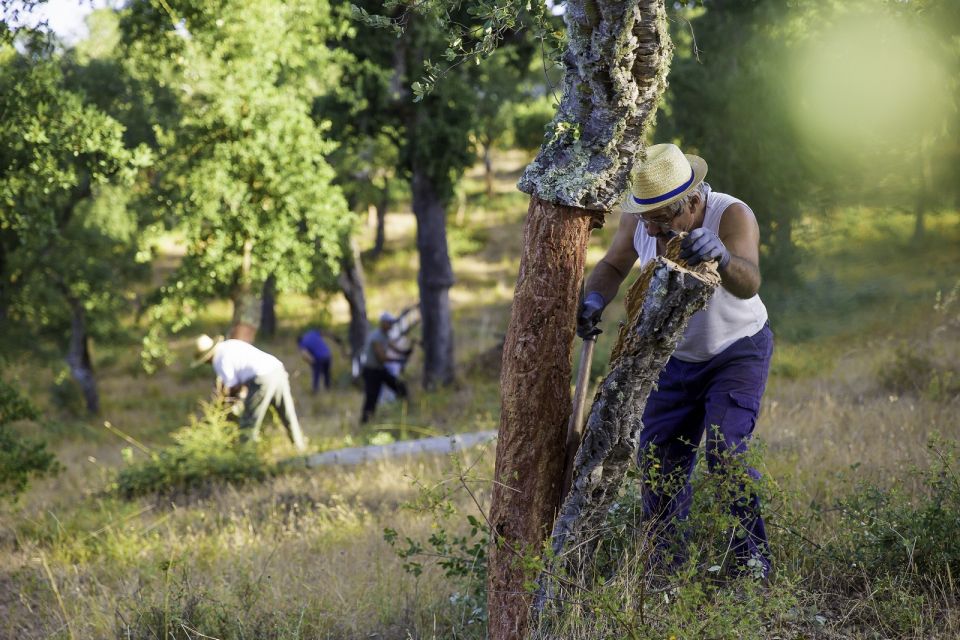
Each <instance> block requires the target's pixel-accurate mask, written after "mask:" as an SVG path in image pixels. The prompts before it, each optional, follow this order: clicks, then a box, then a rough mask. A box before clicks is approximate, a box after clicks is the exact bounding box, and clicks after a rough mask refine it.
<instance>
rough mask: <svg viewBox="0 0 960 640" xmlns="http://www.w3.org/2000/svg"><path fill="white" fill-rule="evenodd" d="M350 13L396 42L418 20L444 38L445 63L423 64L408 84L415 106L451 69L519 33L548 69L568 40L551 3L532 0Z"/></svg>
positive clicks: (391, 1) (428, 3) (398, 5)
mask: <svg viewBox="0 0 960 640" xmlns="http://www.w3.org/2000/svg"><path fill="white" fill-rule="evenodd" d="M350 9H351V15H352V17H353V18H354V19H355V20H358V21H360V22H362V23H363V24H365V25H367V26H368V27H372V28H375V29H384V30H387V31H390V32H392V33H393V34H394V35H395V36H396V37H397V38H400V37H402V36H403V34H404V33H405V32H406V31H407V29H408V27H409V26H410V24H411V23H412V22H413V21H415V20H422V21H427V22H431V23H432V26H433V27H435V28H436V30H437V31H438V32H440V33H441V34H442V37H443V38H444V40H445V42H446V46H445V49H444V51H443V52H442V54H441V60H440V61H434V60H431V59H426V60H424V62H423V67H424V69H423V74H422V75H421V77H420V79H419V80H416V81H414V82H413V83H411V85H410V89H411V91H412V92H413V96H414V98H413V99H414V101H415V102H420V101H421V100H423V98H424V97H425V96H427V95H428V94H430V93H432V92H433V90H434V88H435V87H436V84H437V82H438V81H440V80H441V79H442V78H443V77H444V76H445V75H446V74H447V73H448V72H449V71H451V70H452V69H453V68H455V67H457V66H459V65H462V64H464V63H473V64H480V63H481V62H482V61H483V60H485V59H487V58H489V57H490V56H491V55H493V54H494V53H495V52H496V51H497V50H498V49H499V48H500V46H501V45H502V44H503V43H504V42H505V41H507V40H509V39H510V38H511V37H512V36H514V35H515V34H517V33H519V32H521V31H527V32H530V33H531V34H532V35H533V36H534V38H536V39H537V40H538V41H539V43H540V49H541V55H542V58H543V64H544V66H545V67H547V66H554V65H557V64H559V57H560V52H561V51H562V49H563V44H564V38H565V34H564V32H563V30H562V29H560V28H559V26H558V24H557V22H558V21H557V20H556V18H555V17H554V16H553V15H552V14H551V13H550V6H548V3H544V2H532V1H531V0H505V1H500V2H498V1H493V2H490V1H487V0H479V1H477V2H470V3H461V2H445V1H444V0H414V1H413V2H402V1H401V0H387V2H384V3H383V11H384V14H379V13H370V12H369V11H367V10H366V9H364V8H363V7H360V6H358V5H355V4H352V5H350Z"/></svg>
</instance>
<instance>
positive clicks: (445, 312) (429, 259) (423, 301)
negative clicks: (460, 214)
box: [410, 169, 454, 389]
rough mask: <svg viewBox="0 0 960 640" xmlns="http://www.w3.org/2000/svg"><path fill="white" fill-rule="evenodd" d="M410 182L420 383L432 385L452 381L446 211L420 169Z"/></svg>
mask: <svg viewBox="0 0 960 640" xmlns="http://www.w3.org/2000/svg"><path fill="white" fill-rule="evenodd" d="M410 186H411V192H412V194H413V213H414V215H416V217H417V251H418V253H419V254H420V271H419V274H418V276H417V283H418V284H419V286H420V317H421V318H422V320H423V359H424V362H423V386H424V388H425V389H434V388H436V387H438V386H441V385H447V384H450V383H452V382H453V378H454V368H453V323H452V322H451V320H450V287H452V286H453V267H452V266H451V265H450V254H449V252H448V251H447V212H446V209H445V207H444V204H443V202H442V201H441V200H440V198H439V197H438V196H437V194H436V191H435V189H434V186H433V184H432V183H431V181H430V179H429V178H428V177H427V176H426V174H425V173H424V172H422V171H420V170H418V169H414V171H413V177H412V179H411V185H410Z"/></svg>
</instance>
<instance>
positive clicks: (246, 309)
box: [230, 240, 261, 344]
mask: <svg viewBox="0 0 960 640" xmlns="http://www.w3.org/2000/svg"><path fill="white" fill-rule="evenodd" d="M252 260H253V241H252V240H247V241H246V242H244V243H243V261H242V262H241V266H240V277H239V280H238V283H237V286H236V287H235V288H234V291H233V295H232V296H231V297H230V299H231V301H232V302H233V319H232V321H231V326H230V337H231V338H234V339H236V340H243V341H244V342H249V343H251V344H253V341H254V339H255V338H256V337H257V329H258V328H259V327H260V310H261V306H260V301H259V300H257V297H256V296H255V295H254V294H253V289H252V286H251V282H250V266H251V261H252Z"/></svg>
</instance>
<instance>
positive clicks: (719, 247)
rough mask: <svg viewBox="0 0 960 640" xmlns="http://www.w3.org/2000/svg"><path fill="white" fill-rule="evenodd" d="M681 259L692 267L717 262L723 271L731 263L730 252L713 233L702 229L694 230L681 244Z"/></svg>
mask: <svg viewBox="0 0 960 640" xmlns="http://www.w3.org/2000/svg"><path fill="white" fill-rule="evenodd" d="M680 248H681V251H680V257H681V258H682V259H684V260H686V261H687V264H688V265H690V266H691V267H692V266H693V265H696V264H700V263H701V262H707V261H708V260H716V261H717V265H718V267H719V268H721V269H723V268H724V267H725V266H727V264H729V263H730V252H729V251H727V248H726V247H725V246H723V242H721V241H720V238H718V237H717V234H715V233H714V232H713V231H710V230H709V229H704V228H703V227H700V228H699V229H694V230H693V231H691V232H690V233H689V235H687V237H685V238H684V239H683V240H682V241H681V243H680Z"/></svg>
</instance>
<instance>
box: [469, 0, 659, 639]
mask: <svg viewBox="0 0 960 640" xmlns="http://www.w3.org/2000/svg"><path fill="white" fill-rule="evenodd" d="M564 20H565V22H566V24H567V32H568V35H569V38H568V48H567V51H566V53H565V55H564V67H565V76H564V81H563V97H562V99H561V102H560V106H559V108H558V110H557V114H556V116H555V117H554V120H553V123H552V131H551V132H549V133H548V135H547V141H546V142H545V144H544V146H543V147H541V149H540V153H539V154H538V156H537V158H536V159H535V160H534V161H533V163H532V164H531V165H530V166H529V167H527V170H526V172H525V173H524V175H523V177H522V178H521V180H520V185H519V186H520V189H521V190H523V191H525V192H527V193H529V194H531V196H532V197H531V203H530V208H529V213H528V214H527V221H526V226H525V229H524V249H523V253H522V255H521V259H520V274H519V276H518V279H517V289H516V294H515V296H514V300H513V311H512V314H511V318H510V324H509V327H508V329H507V337H506V342H505V345H504V356H503V369H502V372H501V377H500V384H501V392H500V393H501V396H500V398H501V414H500V431H499V437H498V443H497V461H496V470H495V474H494V479H495V482H494V485H493V502H492V505H491V513H490V520H491V524H492V528H493V532H494V536H493V542H494V543H493V544H492V545H491V549H490V566H489V572H488V589H487V602H488V610H489V626H488V633H489V637H490V639H491V640H506V639H514V638H521V637H524V635H525V634H526V630H527V627H528V624H529V604H530V600H531V594H527V593H525V591H524V584H525V582H526V581H527V580H528V579H531V578H535V577H536V576H530V575H526V574H525V572H524V571H523V569H522V568H521V567H520V565H519V563H518V562H517V560H518V558H517V554H518V553H525V552H530V551H533V552H534V553H536V552H539V550H540V548H541V545H542V543H543V541H544V539H545V538H546V535H547V533H548V531H549V527H550V525H551V521H552V519H553V514H554V510H555V509H556V504H557V500H558V497H559V492H560V484H561V482H562V475H563V461H564V455H563V451H562V447H563V445H564V442H565V439H566V425H567V419H568V417H569V414H570V410H571V406H570V404H571V403H570V391H569V389H570V375H571V370H572V363H571V347H572V342H573V337H574V326H575V316H576V306H577V300H578V296H579V290H580V283H581V281H582V278H583V265H584V259H585V255H586V246H587V241H588V239H589V229H590V226H591V225H590V221H591V217H590V215H589V214H590V212H605V211H609V210H610V209H611V208H613V206H614V205H615V204H616V202H617V201H618V199H619V197H620V195H621V194H622V192H623V190H624V188H625V186H626V183H627V176H628V175H629V172H630V169H631V167H632V165H633V161H634V158H635V157H636V156H638V155H640V154H642V152H643V137H644V133H645V132H646V129H647V127H648V126H649V125H650V123H651V122H652V120H653V114H654V112H655V111H656V107H657V103H658V101H659V99H660V97H661V95H662V94H663V91H664V90H665V88H666V75H667V69H668V66H669V62H670V55H671V52H672V46H671V44H670V38H669V35H668V31H667V24H666V11H665V8H664V0H633V1H632V2H615V1H613V0H599V1H597V0H591V1H590V2H585V0H570V1H569V2H567V4H566V12H565V14H564ZM585 210H589V211H585ZM600 216H602V213H598V214H597V217H600Z"/></svg>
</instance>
